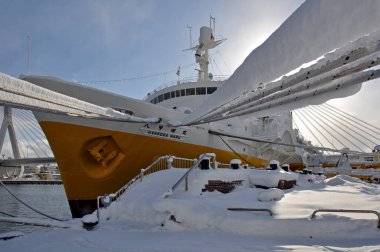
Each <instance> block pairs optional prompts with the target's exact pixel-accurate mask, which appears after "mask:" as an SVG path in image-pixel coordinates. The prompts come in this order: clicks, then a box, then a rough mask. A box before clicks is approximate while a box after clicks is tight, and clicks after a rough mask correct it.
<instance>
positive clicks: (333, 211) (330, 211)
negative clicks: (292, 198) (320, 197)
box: [311, 209, 380, 228]
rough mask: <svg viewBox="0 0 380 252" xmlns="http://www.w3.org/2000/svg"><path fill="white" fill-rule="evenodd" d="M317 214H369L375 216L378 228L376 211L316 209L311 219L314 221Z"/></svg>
mask: <svg viewBox="0 0 380 252" xmlns="http://www.w3.org/2000/svg"><path fill="white" fill-rule="evenodd" d="M319 212H325V213H369V214H375V215H376V216H377V228H380V213H379V212H378V211H374V210H357V209H354V210H352V209H317V210H315V211H314V212H313V213H312V215H311V219H314V218H315V217H316V215H317V213H319Z"/></svg>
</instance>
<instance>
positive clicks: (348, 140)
mask: <svg viewBox="0 0 380 252" xmlns="http://www.w3.org/2000/svg"><path fill="white" fill-rule="evenodd" d="M302 112H305V113H306V114H307V115H308V116H309V117H310V118H312V116H311V115H310V114H309V112H308V110H306V109H302ZM318 119H320V117H318ZM314 121H315V122H316V123H317V124H319V125H321V126H322V124H321V123H319V122H318V121H317V120H314ZM325 126H327V127H329V128H330V129H331V130H332V131H333V132H335V133H336V134H338V135H339V136H341V137H342V138H343V139H345V140H346V141H347V142H349V143H351V144H352V145H354V146H355V147H356V148H358V149H359V151H361V152H364V151H363V150H362V149H361V148H360V147H359V146H357V145H356V144H355V143H353V142H352V141H351V140H350V139H348V138H347V137H345V136H344V135H342V134H341V133H340V132H339V131H337V130H336V129H334V127H332V126H331V125H329V124H328V123H325ZM330 135H331V136H332V137H333V138H334V139H335V140H337V141H338V142H339V143H341V144H342V146H343V148H344V147H346V144H343V143H342V142H341V141H340V140H339V138H337V137H335V136H334V135H332V134H330Z"/></svg>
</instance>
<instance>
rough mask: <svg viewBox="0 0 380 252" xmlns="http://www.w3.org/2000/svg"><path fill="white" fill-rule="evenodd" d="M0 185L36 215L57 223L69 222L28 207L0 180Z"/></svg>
mask: <svg viewBox="0 0 380 252" xmlns="http://www.w3.org/2000/svg"><path fill="white" fill-rule="evenodd" d="M0 184H1V185H2V186H3V187H4V189H5V190H6V191H7V192H8V193H9V194H10V195H12V196H13V197H14V198H15V199H16V200H17V201H19V202H20V203H21V204H23V205H24V206H26V207H27V208H29V209H31V210H33V211H34V212H36V213H38V214H40V215H43V216H45V217H47V218H50V219H53V220H56V221H67V220H63V219H59V218H56V217H53V216H50V215H48V214H45V213H43V212H41V211H39V210H37V209H35V208H33V207H32V206H30V205H28V204H27V203H25V202H24V201H22V200H21V199H19V198H18V197H17V196H16V195H14V194H13V193H12V191H11V190H9V188H8V187H7V186H6V185H5V184H4V183H3V181H1V180H0Z"/></svg>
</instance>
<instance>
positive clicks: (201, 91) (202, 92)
mask: <svg viewBox="0 0 380 252" xmlns="http://www.w3.org/2000/svg"><path fill="white" fill-rule="evenodd" d="M196 94H197V95H205V94H206V88H205V87H198V88H197V89H196Z"/></svg>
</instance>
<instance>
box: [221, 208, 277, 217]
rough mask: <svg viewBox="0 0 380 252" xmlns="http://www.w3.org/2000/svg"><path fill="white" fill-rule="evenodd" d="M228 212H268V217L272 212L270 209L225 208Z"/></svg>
mask: <svg viewBox="0 0 380 252" xmlns="http://www.w3.org/2000/svg"><path fill="white" fill-rule="evenodd" d="M227 210H229V211H249V212H268V213H269V215H270V216H273V212H272V211H271V210H270V209H267V208H241V207H237V208H233V207H231V208H227Z"/></svg>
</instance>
